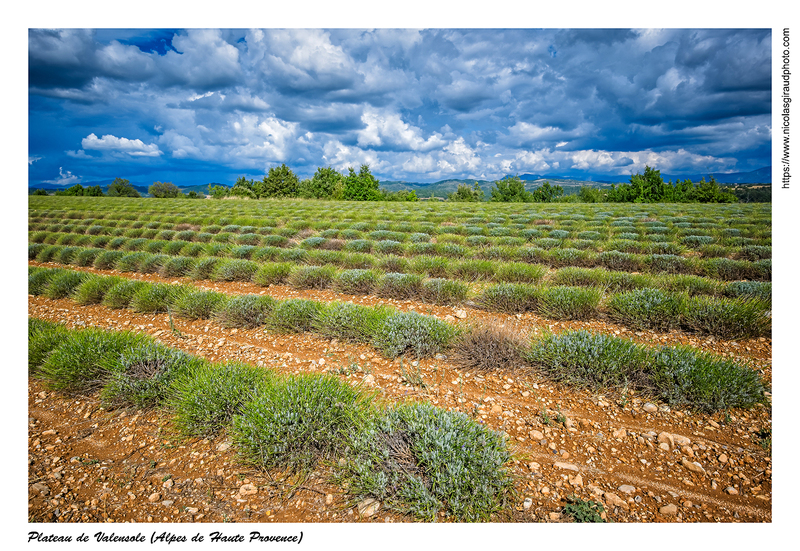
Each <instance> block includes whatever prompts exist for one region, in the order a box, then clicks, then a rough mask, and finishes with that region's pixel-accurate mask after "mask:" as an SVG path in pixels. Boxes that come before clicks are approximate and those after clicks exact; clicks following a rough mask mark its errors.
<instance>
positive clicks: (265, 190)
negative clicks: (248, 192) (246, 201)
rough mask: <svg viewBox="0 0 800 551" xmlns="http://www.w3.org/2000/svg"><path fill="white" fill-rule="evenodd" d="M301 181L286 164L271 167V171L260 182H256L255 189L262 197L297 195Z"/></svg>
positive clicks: (257, 194)
mask: <svg viewBox="0 0 800 551" xmlns="http://www.w3.org/2000/svg"><path fill="white" fill-rule="evenodd" d="M299 185H300V181H299V180H298V178H297V175H296V174H295V173H294V172H292V169H290V168H289V167H288V166H286V165H285V164H282V165H281V166H279V167H273V168H270V169H269V173H268V174H267V175H266V176H264V179H263V180H261V181H260V182H256V183H255V185H254V186H253V191H254V192H255V194H256V196H257V197H258V198H261V197H296V196H297V188H298V187H299Z"/></svg>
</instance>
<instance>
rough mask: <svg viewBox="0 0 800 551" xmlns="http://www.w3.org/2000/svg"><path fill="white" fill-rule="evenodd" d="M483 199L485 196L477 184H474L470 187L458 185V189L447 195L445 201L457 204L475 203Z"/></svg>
mask: <svg viewBox="0 0 800 551" xmlns="http://www.w3.org/2000/svg"><path fill="white" fill-rule="evenodd" d="M484 197H485V194H484V193H483V190H482V189H481V186H479V185H478V182H475V184H474V185H473V186H472V187H469V186H468V185H467V184H458V189H456V190H455V191H454V192H453V193H451V194H450V195H448V196H447V200H448V201H453V202H459V203H475V202H478V201H483V199H484Z"/></svg>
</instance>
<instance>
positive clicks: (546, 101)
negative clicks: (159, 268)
mask: <svg viewBox="0 0 800 551" xmlns="http://www.w3.org/2000/svg"><path fill="white" fill-rule="evenodd" d="M770 40H771V33H770V31H769V30H759V29H755V30H747V29H744V30H742V29H734V30H730V29H711V30H697V29H689V30H681V29H667V30H653V29H638V30H630V29H572V30H524V29H496V30H495V29H485V30H469V29H432V30H413V29H376V30H351V29H335V30H330V31H325V30H320V29H290V30H281V29H270V30H215V29H189V30H177V31H172V30H165V29H156V30H138V29H134V30H112V29H106V30H99V31H91V30H69V29H67V30H65V29H61V30H38V29H33V30H31V31H30V33H29V79H30V87H29V93H30V95H31V101H30V105H31V108H30V115H29V120H30V155H31V157H38V158H40V160H37V161H36V162H33V163H31V165H30V170H31V177H32V178H34V176H37V177H41V178H42V179H44V178H45V177H47V178H50V179H52V178H55V177H57V176H58V173H57V172H56V173H55V174H53V173H52V171H53V170H54V167H58V166H63V167H64V170H65V171H69V173H70V174H71V177H72V178H75V177H78V176H79V175H81V174H86V175H88V174H90V173H97V172H100V171H102V170H103V169H102V168H101V165H102V163H107V162H111V161H114V162H116V163H117V164H120V163H122V164H123V165H124V164H125V163H127V164H128V165H129V166H130V167H131V170H133V167H134V166H137V167H139V166H141V163H149V164H150V165H153V166H161V167H162V168H163V169H165V170H166V169H167V168H168V167H172V166H173V163H176V162H178V161H179V162H180V166H181V167H183V168H182V170H183V169H185V168H186V167H187V166H190V165H191V163H192V162H195V163H198V164H197V166H202V167H205V169H207V168H208V167H209V166H216V167H218V169H219V171H220V172H221V173H225V174H230V173H231V171H234V172H235V170H236V169H240V170H246V171H249V172H252V171H263V170H266V168H268V166H270V165H271V163H274V162H286V163H287V164H289V165H291V166H298V167H307V168H308V170H309V171H310V172H313V170H314V167H316V166H326V165H328V164H332V165H335V166H337V167H338V168H343V167H345V166H347V165H357V164H358V163H361V162H369V163H370V165H371V166H372V167H373V169H374V170H375V171H376V172H377V173H379V174H382V175H383V176H384V177H385V178H391V179H395V178H397V179H409V180H411V179H413V180H420V181H430V180H435V179H439V178H444V177H499V176H502V175H504V174H507V173H514V172H519V173H524V172H535V171H542V170H560V171H563V172H565V173H566V172H569V171H580V170H589V168H587V167H592V166H593V164H594V168H595V169H596V171H600V172H602V171H606V172H608V173H614V174H623V173H625V172H626V171H636V170H639V169H641V168H642V167H643V166H644V163H646V162H659V163H662V165H663V167H662V168H663V170H665V171H669V172H670V173H678V172H680V171H681V170H684V169H685V170H686V171H691V170H694V168H695V167H696V166H699V165H703V164H705V165H708V166H711V167H712V168H714V169H716V170H734V169H739V168H740V167H741V168H742V169H753V168H758V167H759V166H764V165H767V164H769V162H770V161H769V150H770V140H771V136H770V123H769V113H770V111H771V98H770V93H771V89H770V74H771V73H770V62H771V50H770ZM53 131H56V132H61V133H62V134H63V136H64V138H63V139H60V140H55V141H54V140H52V139H50V138H48V137H47V136H46V134H47V133H48V132H53ZM90 135H94V136H95V137H96V139H97V140H98V141H92V140H89V141H88V142H86V143H89V144H98V143H101V144H103V147H104V148H105V149H102V150H90V151H89V152H87V151H85V150H84V149H82V146H81V144H82V143H83V141H84V140H85V139H86V138H87V137H88V136H90ZM131 144H135V147H134V146H132V145H131ZM137 148H138V149H137ZM67 151H68V152H69V153H65V152H67ZM134 151H139V152H140V153H141V152H149V153H152V154H153V156H151V157H148V158H146V159H145V158H141V156H140V158H134V157H133V152H134ZM156 152H158V154H157V156H156ZM137 163H140V164H137ZM175 166H177V165H175ZM44 170H50V173H49V175H45V174H44V173H43V172H42V171H44ZM137 170H138V169H137ZM40 174H41V176H39V175H40ZM64 174H66V172H64ZM86 177H88V176H86Z"/></svg>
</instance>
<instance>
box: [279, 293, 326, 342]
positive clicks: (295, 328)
mask: <svg viewBox="0 0 800 551" xmlns="http://www.w3.org/2000/svg"><path fill="white" fill-rule="evenodd" d="M324 309H325V306H324V305H323V304H322V303H319V302H316V301H313V300H303V299H299V298H293V299H290V300H285V301H283V302H279V303H277V304H276V305H275V307H274V308H273V309H272V313H271V314H270V316H269V317H268V318H267V320H266V324H267V329H268V330H270V331H274V332H276V333H302V332H304V331H311V330H312V329H313V326H314V320H315V319H316V318H317V316H318V315H319V314H320V313H321V312H322V311H323V310H324Z"/></svg>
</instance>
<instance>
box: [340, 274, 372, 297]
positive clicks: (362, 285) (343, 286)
mask: <svg viewBox="0 0 800 551" xmlns="http://www.w3.org/2000/svg"><path fill="white" fill-rule="evenodd" d="M377 283H378V275H377V274H376V273H375V272H373V271H372V270H358V269H356V270H342V271H341V272H339V273H338V274H336V276H335V278H334V282H333V286H334V288H335V289H336V290H337V291H338V292H340V293H347V294H351V295H367V294H369V293H370V292H371V291H372V289H373V288H374V287H375V285H377Z"/></svg>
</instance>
